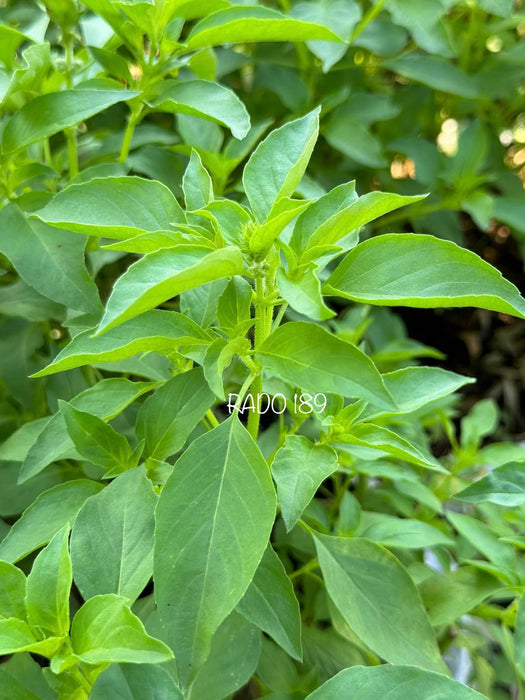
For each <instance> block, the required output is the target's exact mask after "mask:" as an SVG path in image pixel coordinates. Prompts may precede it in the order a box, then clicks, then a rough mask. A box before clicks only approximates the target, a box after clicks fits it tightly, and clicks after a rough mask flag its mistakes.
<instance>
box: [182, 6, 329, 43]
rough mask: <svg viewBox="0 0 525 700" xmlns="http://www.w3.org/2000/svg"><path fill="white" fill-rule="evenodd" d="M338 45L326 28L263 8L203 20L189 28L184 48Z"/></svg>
mask: <svg viewBox="0 0 525 700" xmlns="http://www.w3.org/2000/svg"><path fill="white" fill-rule="evenodd" d="M307 39H321V40H327V41H341V40H340V38H339V37H338V36H337V34H334V33H333V32H332V31H330V29H328V28H327V27H323V26H320V25H318V24H313V23H311V22H302V21H300V20H296V19H292V18H290V17H287V16H286V15H283V14H281V13H280V12H277V11H275V10H271V9H270V8H267V7H255V6H254V7H232V8H229V9H227V10H221V11H219V12H215V13H213V14H211V15H209V16H208V17H205V18H204V19H202V20H201V21H200V22H197V24H196V25H195V26H194V27H193V29H192V30H191V32H190V34H189V36H188V38H187V39H186V46H187V47H188V48H189V49H196V48H201V47H205V46H217V45H219V44H226V43H234V44H236V43H241V44H242V43H245V42H250V41H257V42H260V41H305V40H307Z"/></svg>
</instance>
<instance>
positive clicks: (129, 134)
mask: <svg viewBox="0 0 525 700" xmlns="http://www.w3.org/2000/svg"><path fill="white" fill-rule="evenodd" d="M141 112H142V105H139V107H138V108H134V109H132V110H131V114H130V115H129V121H128V125H127V126H126V131H125V132H124V138H123V139H122V146H121V149H120V155H119V157H118V159H119V162H120V163H124V162H125V161H126V159H127V157H128V155H129V149H130V146H131V139H132V138H133V134H134V132H135V127H136V126H137V124H138V123H139V121H140V115H141Z"/></svg>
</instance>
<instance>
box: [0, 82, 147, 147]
mask: <svg viewBox="0 0 525 700" xmlns="http://www.w3.org/2000/svg"><path fill="white" fill-rule="evenodd" d="M139 94H140V93H139V92H137V91H135V90H88V89H75V90H63V91H62V92H51V93H48V94H47V95H40V96H38V97H35V98H34V99H33V100H30V101H29V102H27V103H26V104H25V105H24V106H23V107H21V108H20V109H18V110H17V111H16V112H15V114H14V115H13V116H12V117H11V118H10V119H9V121H8V122H7V124H6V125H5V128H4V133H3V137H2V148H3V151H4V153H11V152H13V151H16V150H18V149H20V148H24V147H25V146H29V144H31V143H34V142H35V141H40V140H42V139H45V138H47V137H48V136H51V135H52V134H56V133H57V132H59V131H62V130H63V129H66V128H67V127H69V126H74V125H75V124H78V123H79V122H82V121H84V120H85V119H88V118H89V117H92V116H93V115H94V114H97V113H98V112H102V110H104V109H107V107H111V105H114V104H116V103H117V102H123V101H124V100H130V99H132V98H133V97H136V96H137V95H139Z"/></svg>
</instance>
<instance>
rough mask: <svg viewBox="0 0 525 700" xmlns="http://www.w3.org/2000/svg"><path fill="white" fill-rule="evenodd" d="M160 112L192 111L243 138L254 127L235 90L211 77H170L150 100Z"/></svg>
mask: <svg viewBox="0 0 525 700" xmlns="http://www.w3.org/2000/svg"><path fill="white" fill-rule="evenodd" d="M150 104H151V106H152V107H154V108H155V111H157V112H173V113H174V114H177V113H179V114H191V115H193V116H195V117H201V118H202V119H209V120H210V121H212V122H216V123H217V124H222V126H226V127H227V128H228V129H230V130H231V132H232V134H233V136H234V137H235V138H236V139H243V138H244V137H245V136H246V134H247V133H248V131H249V130H250V115H249V114H248V112H247V111H246V107H245V106H244V105H243V103H242V102H241V101H240V99H239V98H238V97H237V95H236V94H235V93H234V92H232V90H230V89H228V88H226V87H224V86H223V85H218V84H217V83H214V82H211V81H209V80H185V81H179V80H176V81H175V80H168V81H165V82H164V83H162V84H161V87H160V89H159V91H158V93H157V94H156V96H155V99H154V100H152V101H151V102H150Z"/></svg>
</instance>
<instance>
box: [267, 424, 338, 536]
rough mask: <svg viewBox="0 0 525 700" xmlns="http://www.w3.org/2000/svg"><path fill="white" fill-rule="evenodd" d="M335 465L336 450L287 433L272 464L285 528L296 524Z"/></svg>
mask: <svg viewBox="0 0 525 700" xmlns="http://www.w3.org/2000/svg"><path fill="white" fill-rule="evenodd" d="M337 467H338V464H337V454H336V452H335V450H333V449H332V448H331V447H327V446H326V445H316V444H314V443H313V442H311V441H310V440H308V438H305V437H303V436H302V435H288V436H287V438H286V440H285V443H284V445H283V446H282V447H281V448H280V449H279V451H278V452H277V454H276V455H275V458H274V460H273V463H272V475H273V478H274V480H275V483H276V485H277V496H278V498H279V505H280V507H281V515H282V516H283V520H284V522H285V524H286V530H287V531H288V532H290V530H291V529H292V528H293V527H294V526H295V525H296V523H297V521H298V520H299V518H300V517H301V515H302V513H303V511H304V509H305V508H306V506H307V505H308V504H309V503H310V501H311V500H312V498H313V497H314V495H315V492H316V491H317V489H318V488H319V486H320V485H321V484H322V482H323V481H324V480H325V479H326V478H327V477H329V476H330V474H333V473H334V472H335V471H336V469H337Z"/></svg>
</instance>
